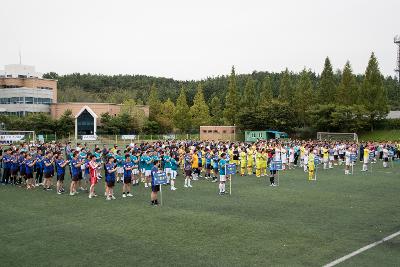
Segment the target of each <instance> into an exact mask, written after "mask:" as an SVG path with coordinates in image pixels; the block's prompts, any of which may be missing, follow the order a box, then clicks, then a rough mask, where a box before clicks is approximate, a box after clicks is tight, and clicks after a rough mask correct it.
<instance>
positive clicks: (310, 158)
mask: <svg viewBox="0 0 400 267" xmlns="http://www.w3.org/2000/svg"><path fill="white" fill-rule="evenodd" d="M314 158H315V156H314V152H313V151H312V150H311V151H310V155H308V180H309V181H311V180H314V170H315V163H314Z"/></svg>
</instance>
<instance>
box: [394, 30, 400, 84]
mask: <svg viewBox="0 0 400 267" xmlns="http://www.w3.org/2000/svg"><path fill="white" fill-rule="evenodd" d="M394 43H395V44H396V45H397V46H398V49H397V63H396V69H395V70H394V71H395V72H397V77H398V79H399V83H400V35H396V37H394Z"/></svg>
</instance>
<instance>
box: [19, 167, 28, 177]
mask: <svg viewBox="0 0 400 267" xmlns="http://www.w3.org/2000/svg"><path fill="white" fill-rule="evenodd" d="M19 174H20V175H21V176H25V174H26V170H25V168H22V169H21V170H20V171H19Z"/></svg>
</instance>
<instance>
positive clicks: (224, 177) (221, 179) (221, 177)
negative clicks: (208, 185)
mask: <svg viewBox="0 0 400 267" xmlns="http://www.w3.org/2000/svg"><path fill="white" fill-rule="evenodd" d="M219 181H220V182H226V175H225V174H224V175H219Z"/></svg>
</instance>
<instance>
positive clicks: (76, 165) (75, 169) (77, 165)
mask: <svg viewBox="0 0 400 267" xmlns="http://www.w3.org/2000/svg"><path fill="white" fill-rule="evenodd" d="M81 165H82V161H81V160H80V159H79V152H78V151H74V154H73V157H72V160H71V171H72V177H71V178H72V181H71V186H70V189H69V195H70V196H74V195H76V194H77V193H78V192H77V191H76V189H77V184H78V181H79V174H80V173H82V172H81Z"/></svg>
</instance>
